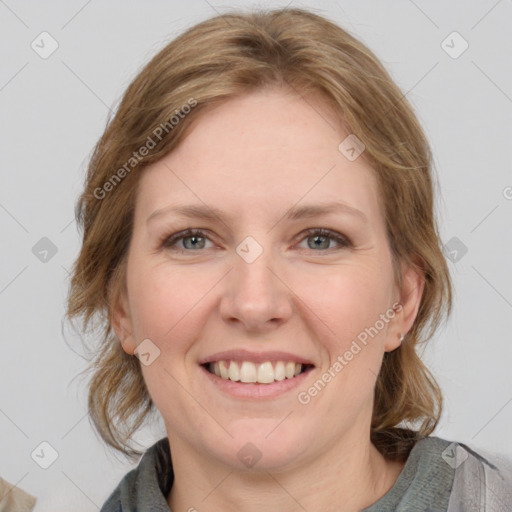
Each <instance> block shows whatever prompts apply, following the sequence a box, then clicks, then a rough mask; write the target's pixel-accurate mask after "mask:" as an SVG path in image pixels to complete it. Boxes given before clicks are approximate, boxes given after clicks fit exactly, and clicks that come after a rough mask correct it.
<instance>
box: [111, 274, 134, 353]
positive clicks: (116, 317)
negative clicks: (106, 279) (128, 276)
mask: <svg viewBox="0 0 512 512" xmlns="http://www.w3.org/2000/svg"><path fill="white" fill-rule="evenodd" d="M111 296H112V307H111V310H110V325H111V326H112V329H114V332H115V333H116V336H117V338H118V339H119V341H120V342H121V346H122V347H123V350H124V351H125V352H126V353H127V354H129V355H133V354H134V352H135V349H136V348H137V344H136V343H135V339H134V337H133V326H132V318H131V312H130V304H129V302H128V293H127V290H126V286H125V285H124V283H123V284H121V285H119V286H118V287H116V289H115V291H114V292H113V293H112V295H111Z"/></svg>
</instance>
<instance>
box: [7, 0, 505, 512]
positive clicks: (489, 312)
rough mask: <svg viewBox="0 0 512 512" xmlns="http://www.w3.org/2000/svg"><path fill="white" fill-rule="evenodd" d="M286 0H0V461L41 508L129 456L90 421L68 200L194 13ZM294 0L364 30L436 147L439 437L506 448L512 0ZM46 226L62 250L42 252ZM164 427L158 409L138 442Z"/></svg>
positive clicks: (106, 484) (434, 362)
mask: <svg viewBox="0 0 512 512" xmlns="http://www.w3.org/2000/svg"><path fill="white" fill-rule="evenodd" d="M286 4H287V2H260V3H256V2H250V1H245V2H237V3H231V4H229V5H227V4H221V3H219V2H215V1H213V0H212V1H208V2H206V1H205V0H191V1H189V2H187V3H186V4H184V3H181V2H176V1H175V2H170V1H167V2H164V1H153V2H151V3H149V2H142V1H130V2H126V1H125V2H121V1H120V0H117V1H110V2H108V3H107V2H100V1H98V0H92V1H88V2H87V1H83V0H80V1H69V0H68V1H63V0H62V1H52V2H44V3H43V2H35V1H25V2H23V1H15V0H6V1H2V0H0V38H1V44H0V51H1V57H0V59H1V60H0V109H1V125H0V149H1V164H0V172H1V188H0V229H1V240H2V245H1V247H2V250H1V251H0V308H1V309H0V311H1V330H2V338H1V345H0V348H1V357H0V384H1V394H0V474H1V476H2V477H3V478H5V479H7V480H9V481H10V482H11V483H14V484H18V485H19V486H20V487H22V488H24V489H26V490H27V491H28V492H30V493H32V494H34V495H36V496H37V497H38V499H39V501H38V504H37V507H36V511H38V512H41V511H46V510H48V511H50V510H51V511H53V512H59V511H67V510H70V509H72V510H74V511H78V512H79V511H95V510H98V508H99V507H100V506H101V505H102V504H103V502H104V500H105V499H106V498H107V496H108V495H109V494H110V492H111V491H112V490H113V489H114V487H115V486H116V485H117V483H118V481H119V480H120V478H121V477H122V476H123V475H124V474H125V473H127V472H128V470H129V469H131V466H130V465H127V464H126V463H125V462H124V461H123V460H122V459H118V458H116V457H115V456H114V455H113V454H112V453H111V452H109V451H108V450H107V449H106V448H105V447H104V446H103V444H102V443H101V442H100V441H99V440H98V438H97V436H96V435H95V434H94V432H93V431H92V429H91V426H90V424H89V421H88V417H87V413H86V401H85V383H83V381H81V380H80V379H78V378H77V379H74V377H75V376H76V375H77V374H78V373H79V372H80V371H81V370H82V369H83V368H84V364H85V363H84V360H83V359H82V358H81V357H80V356H79V355H78V353H79V351H80V340H79V339H78V338H77V337H76V336H75V335H74V334H73V333H72V332H69V329H67V330H66V329H65V330H64V333H63V332H62V325H61V323H62V315H63V313H64V303H65V298H66V293H67V286H68V281H67V278H68V270H69V269H70V268H71V265H72V262H73V260H74V258H75V257H76V255H77V253H78V249H79V236H78V234H77V230H76V224H75V223H74V220H73V217H74V203H75V200H76V198H77V195H78V193H79V191H80V190H81V185H82V181H83V176H84V173H85V168H86V164H87V159H88V157H89V156H90V154H91V150H92V148H93V145H94V143H95V142H96V140H97V139H98V138H99V136H100V135H101V133H102V131H103V129H104V127H105V122H106V119H107V114H108V112H109V109H110V108H112V109H113V108H115V105H116V104H117V101H118V100H119V98H120V96H121V94H122V93H123V91H124V89H125V88H126V86H127V85H128V83H129V81H130V80H131V79H132V78H133V77H134V76H135V74H136V73H137V71H138V70H139V69H140V67H141V66H142V65H143V64H144V63H145V62H146V61H147V60H148V59H149V58H150V57H151V56H152V55H153V54H154V53H156V52H157V51H158V50H159V49H160V48H162V47H163V46H164V45H165V43H166V42H167V41H169V39H171V38H172V37H174V36H175V35H177V34H178V33H179V32H181V31H182V30H184V29H185V28H186V27H189V26H191V25H192V24H194V23H196V22H198V21H200V20H203V19H205V18H207V17H210V16H212V15H215V14H216V13H217V12H218V13H223V12H226V9H227V8H229V7H237V6H242V7H249V6H251V5H253V6H257V5H259V6H270V7H280V6H285V5H286ZM291 4H292V5H293V6H302V7H315V8H316V9H317V12H319V13H322V14H324V15H326V16H327V17H329V18H331V19H332V20H334V21H336V22H338V23H339V24H340V25H341V26H342V27H344V28H345V29H347V30H348V31H349V32H351V33H352V34H354V35H355V36H356V37H359V38H360V39H361V40H362V41H363V42H365V43H366V44H367V45H368V46H369V47H370V48H371V49H372V50H373V51H374V52H375V53H376V54H377V56H378V57H379V58H380V59H381V60H382V62H383V63H384V65H385V66H386V67H387V68H388V70H389V71H390V72H391V74H392V76H393V78H394V79H395V80H396V82H397V83H398V85H399V86H400V87H401V88H402V90H403V92H404V93H407V98H408V99H409V100H410V101H411V102H412V104H413V106H414V107H415V109H416V112H417V114H418V117H419V119H420V122H421V123H422V124H423V126H424V128H425V131H426V133H427V135H428V137H429V140H430V142H431V144H432V148H433V151H434V155H435V165H436V169H437V173H438V176H439V183H440V189H441V194H440V195H439V200H438V211H439V216H440V219H441V231H442V237H443V241H444V243H447V244H448V246H449V248H450V250H453V249H454V248H455V249H456V250H458V249H457V244H459V246H460V244H461V243H462V244H464V246H465V247H466V248H467V253H466V254H462V252H460V251H459V252H458V256H457V258H458V260H457V261H454V262H450V263H449V265H450V269H451V271H452V276H453V279H454V284H455V289H456V295H455V308H454V313H453V316H452V318H451V321H450V322H449V323H448V324H447V326H446V328H444V329H443V330H442V331H441V332H440V333H439V335H438V336H437V338H436V339H435V340H433V341H432V342H431V344H430V345H429V346H428V347H427V349H426V350H425V353H424V359H425V361H426V362H427V363H428V365H429V367H430V368H431V369H432V371H433V373H434V374H435V376H436V377H437V379H438V381H439V383H440V384H441V387H442V390H443V392H444V395H445V398H446V403H445V406H446V408H445V412H444V415H443V418H442V422H441V425H440V428H439V429H438V430H437V431H436V435H439V436H441V437H445V438H447V439H451V440H458V441H463V442H465V443H467V444H469V445H470V446H472V447H474V448H475V449H482V450H484V449H485V450H489V451H493V452H501V453H504V454H506V455H508V456H511V457H512V441H511V440H510V431H511V428H510V427H511V425H512V404H511V401H512V386H511V383H512V377H511V375H510V361H511V357H512V343H511V341H512V337H511V334H510V332H511V327H512V323H511V320H510V318H511V313H512V270H511V263H510V262H511V254H512V242H511V240H512V237H511V236H510V235H511V228H512V215H511V213H512V199H511V198H512V172H511V167H512V166H511V164H512V156H511V154H512V153H511V150H510V148H511V140H512V123H511V119H512V69H511V61H512V59H511V54H512V35H511V30H510V21H511V20H512V2H511V1H510V0H500V1H495V0H490V1H471V2H468V1H465V2H462V1H457V2H456V1H452V2H449V3H448V2H442V1H429V2H427V1H420V0H416V1H412V0H397V1H394V2H386V1H373V0H372V1H365V2H361V1H344V0H339V1H338V2H335V1H320V2H315V3H314V4H313V3H312V2H299V1H298V0H297V1H293V2H292V3H291ZM43 31H47V32H49V33H50V34H51V36H52V37H53V38H54V39H55V40H56V41H57V42H58V45H59V46H58V49H57V50H56V51H55V52H54V53H53V54H52V55H51V56H49V57H48V58H47V59H43V58H41V57H40V56H39V55H38V54H37V53H36V52H35V51H34V50H33V49H32V47H31V43H32V41H34V40H35V41H36V43H37V41H40V38H39V39H38V36H39V34H40V33H41V32H43ZM453 31H457V32H458V33H460V35H461V36H462V37H463V38H464V39H465V40H466V41H467V43H468V44H469V47H468V49H467V50H466V51H465V52H464V53H462V55H460V56H459V57H458V58H452V57H451V56H450V55H448V53H446V51H445V49H443V47H442V42H443V41H444V40H445V39H446V38H447V36H449V34H451V33H452V32H453ZM451 41H453V42H451ZM39 44H40V45H42V43H40V42H39ZM447 44H448V45H450V46H452V47H453V48H452V50H451V51H452V52H454V51H457V50H458V49H460V48H462V46H461V41H460V40H457V39H453V37H452V38H451V39H450V38H449V39H448V40H447V42H446V43H445V45H447ZM48 47H49V46H48V43H47V44H45V48H48ZM445 47H446V46H445ZM43 237H46V238H48V239H49V240H50V241H51V243H52V244H53V245H54V246H55V249H56V251H57V252H56V253H55V254H54V255H52V252H51V248H50V252H48V254H47V255H46V259H47V261H46V262H45V261H41V259H40V258H42V257H43V256H44V253H41V252H38V251H41V250H44V249H45V248H47V249H48V241H46V240H45V241H42V242H41V241H40V240H41V239H42V238H43ZM453 237H456V238H457V239H458V240H459V241H460V242H457V241H453V240H452V238H453ZM450 240H452V241H451V242H450ZM36 244H39V245H36ZM41 244H42V245H41ZM45 244H46V245H45ZM34 246H36V248H35V249H33V248H34ZM55 249H54V250H55ZM34 252H35V253H36V254H34ZM461 255H462V257H461ZM75 352H76V353H75ZM73 379H74V380H73ZM164 435H165V431H164V430H163V427H162V424H161V422H160V423H159V422H157V423H156V424H155V426H154V427H152V428H151V429H145V430H144V431H142V432H141V433H140V435H139V437H138V439H139V440H140V442H141V443H142V445H143V446H144V447H147V446H149V445H150V444H152V443H153V442H154V441H156V440H157V439H159V438H160V437H163V436H164ZM43 441H46V442H48V443H50V445H51V446H52V447H53V448H54V449H55V450H56V451H57V452H58V458H57V460H56V461H55V462H54V463H53V464H52V465H51V466H50V467H49V468H48V469H42V468H41V467H39V465H38V464H36V462H35V461H34V460H33V458H32V457H31V453H32V452H33V451H34V450H35V449H36V448H38V447H39V445H40V443H41V442H43ZM43 448H44V447H43ZM40 449H41V448H39V450H40ZM43 452H44V453H45V454H44V457H49V456H50V455H49V454H50V452H49V450H48V449H46V451H44V450H43ZM36 453H40V454H41V452H40V451H39V452H37V451H36ZM44 457H43V456H41V457H40V463H41V460H42V459H43V458H44ZM71 507H72V508H71Z"/></svg>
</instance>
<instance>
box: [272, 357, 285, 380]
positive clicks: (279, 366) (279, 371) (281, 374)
mask: <svg viewBox="0 0 512 512" xmlns="http://www.w3.org/2000/svg"><path fill="white" fill-rule="evenodd" d="M274 379H276V380H284V379H286V373H285V371H284V363H283V361H278V362H277V363H276V367H275V368H274Z"/></svg>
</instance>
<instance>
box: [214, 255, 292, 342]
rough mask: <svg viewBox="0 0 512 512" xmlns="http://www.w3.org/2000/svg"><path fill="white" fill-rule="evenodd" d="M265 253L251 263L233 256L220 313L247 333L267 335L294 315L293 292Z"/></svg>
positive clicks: (270, 256) (227, 320)
mask: <svg viewBox="0 0 512 512" xmlns="http://www.w3.org/2000/svg"><path fill="white" fill-rule="evenodd" d="M271 252H272V251H271V250H264V251H263V253H262V254H261V255H260V256H259V257H258V258H257V259H256V260H254V261H252V262H248V261H246V260H245V259H244V258H243V257H241V256H239V255H238V254H235V255H234V258H233V260H234V266H233V268H232V270H231V272H229V273H228V275H227V276H226V279H225V281H224V288H223V292H222V299H221V303H220V313H221V316H222V318H223V319H224V321H226V322H228V323H231V324H234V325H239V326H240V328H243V330H244V331H246V332H249V331H250V332H268V331H270V330H272V329H275V328H277V327H278V326H280V325H282V324H283V323H285V322H286V321H288V320H289V319H290V317H291V315H292V312H293V303H292V299H293V293H292V291H291V290H290V289H289V288H288V286H287V285H286V280H285V279H284V278H283V276H282V275H279V271H276V270H275V269H274V268H276V267H277V265H276V264H275V261H272V255H271Z"/></svg>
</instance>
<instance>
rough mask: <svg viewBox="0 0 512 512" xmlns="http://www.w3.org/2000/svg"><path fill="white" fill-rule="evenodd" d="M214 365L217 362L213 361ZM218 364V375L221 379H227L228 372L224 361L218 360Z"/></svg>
mask: <svg viewBox="0 0 512 512" xmlns="http://www.w3.org/2000/svg"><path fill="white" fill-rule="evenodd" d="M215 366H217V363H215ZM218 366H219V369H220V376H221V377H222V378H223V379H229V372H228V367H227V366H226V361H219V363H218ZM215 375H217V374H215Z"/></svg>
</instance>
